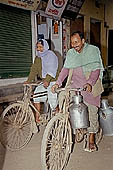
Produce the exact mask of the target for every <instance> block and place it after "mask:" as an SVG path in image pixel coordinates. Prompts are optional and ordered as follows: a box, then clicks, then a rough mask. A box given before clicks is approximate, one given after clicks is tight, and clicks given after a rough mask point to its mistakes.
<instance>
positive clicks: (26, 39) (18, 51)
mask: <svg viewBox="0 0 113 170" xmlns="http://www.w3.org/2000/svg"><path fill="white" fill-rule="evenodd" d="M31 40H32V37H31V13H30V11H27V10H23V9H19V8H16V7H11V6H8V5H3V4H0V78H1V79H2V78H13V77H15V78H17V77H25V76H27V75H28V73H29V70H30V66H31V63H32V42H31Z"/></svg>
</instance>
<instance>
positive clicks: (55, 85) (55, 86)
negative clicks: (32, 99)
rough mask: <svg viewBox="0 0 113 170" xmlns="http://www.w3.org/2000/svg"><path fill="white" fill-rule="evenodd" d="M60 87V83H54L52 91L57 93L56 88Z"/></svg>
mask: <svg viewBox="0 0 113 170" xmlns="http://www.w3.org/2000/svg"><path fill="white" fill-rule="evenodd" d="M58 88H59V85H58V84H54V85H53V86H52V87H51V91H52V92H53V93H55V90H56V89H58Z"/></svg>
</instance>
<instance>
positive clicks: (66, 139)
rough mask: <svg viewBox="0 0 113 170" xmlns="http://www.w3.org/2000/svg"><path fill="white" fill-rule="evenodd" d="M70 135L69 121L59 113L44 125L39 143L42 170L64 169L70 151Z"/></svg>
mask: <svg viewBox="0 0 113 170" xmlns="http://www.w3.org/2000/svg"><path fill="white" fill-rule="evenodd" d="M71 146H72V136H71V127H70V123H69V121H68V122H67V124H66V121H65V118H63V116H62V115H61V114H58V115H56V116H54V117H53V118H52V119H51V120H50V121H49V123H48V124H47V126H46V129H45V131H44V135H43V139H42V145H41V162H42V169H43V170H50V169H51V170H64V169H65V167H66V165H67V162H68V158H69V155H70V152H71Z"/></svg>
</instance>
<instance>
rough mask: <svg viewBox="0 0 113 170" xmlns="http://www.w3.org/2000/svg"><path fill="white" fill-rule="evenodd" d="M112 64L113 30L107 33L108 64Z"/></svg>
mask: <svg viewBox="0 0 113 170" xmlns="http://www.w3.org/2000/svg"><path fill="white" fill-rule="evenodd" d="M109 65H113V30H109V33H108V66H109Z"/></svg>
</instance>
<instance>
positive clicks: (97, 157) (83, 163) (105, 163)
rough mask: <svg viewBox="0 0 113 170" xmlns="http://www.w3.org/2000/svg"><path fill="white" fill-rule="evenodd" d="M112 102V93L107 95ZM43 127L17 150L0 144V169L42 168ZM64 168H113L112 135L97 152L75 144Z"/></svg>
mask: <svg viewBox="0 0 113 170" xmlns="http://www.w3.org/2000/svg"><path fill="white" fill-rule="evenodd" d="M108 99H109V102H110V104H113V94H110V95H109V97H108ZM43 132H44V128H43V127H42V128H41V129H40V132H39V133H37V134H35V135H33V137H32V139H31V141H30V142H29V143H28V144H27V146H26V147H25V148H23V149H21V150H19V151H15V152H11V151H8V150H5V149H4V147H3V146H2V145H1V144H0V170H42V169H41V158H40V148H41V140H42V136H43ZM66 170H113V136H110V137H108V136H104V137H103V139H102V141H101V143H100V145H99V150H98V151H97V152H93V153H88V152H85V151H84V150H83V143H80V144H75V145H74V149H73V152H72V153H71V155H70V159H69V162H68V165H67V167H66Z"/></svg>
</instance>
